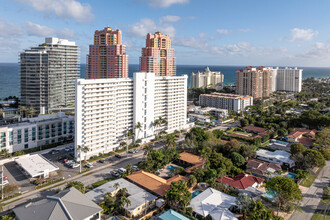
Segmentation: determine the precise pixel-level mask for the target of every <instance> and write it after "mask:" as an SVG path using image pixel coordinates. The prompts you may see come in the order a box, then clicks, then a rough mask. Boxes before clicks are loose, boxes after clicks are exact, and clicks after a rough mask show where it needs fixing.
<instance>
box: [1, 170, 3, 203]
mask: <svg viewBox="0 0 330 220" xmlns="http://www.w3.org/2000/svg"><path fill="white" fill-rule="evenodd" d="M1 200H3V165H2V166H1Z"/></svg>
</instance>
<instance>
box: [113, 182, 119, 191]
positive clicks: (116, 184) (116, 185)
mask: <svg viewBox="0 0 330 220" xmlns="http://www.w3.org/2000/svg"><path fill="white" fill-rule="evenodd" d="M119 186H120V185H119V183H118V182H117V183H115V184H114V185H113V187H115V189H116V190H117V189H118V188H119Z"/></svg>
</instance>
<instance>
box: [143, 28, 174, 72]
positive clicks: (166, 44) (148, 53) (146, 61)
mask: <svg viewBox="0 0 330 220" xmlns="http://www.w3.org/2000/svg"><path fill="white" fill-rule="evenodd" d="M140 71H141V72H151V73H155V74H156V76H175V75H176V58H175V55H174V49H173V48H171V39H170V36H169V35H164V34H162V33H161V32H156V33H155V34H150V33H148V34H147V39H146V47H144V48H142V55H141V57H140Z"/></svg>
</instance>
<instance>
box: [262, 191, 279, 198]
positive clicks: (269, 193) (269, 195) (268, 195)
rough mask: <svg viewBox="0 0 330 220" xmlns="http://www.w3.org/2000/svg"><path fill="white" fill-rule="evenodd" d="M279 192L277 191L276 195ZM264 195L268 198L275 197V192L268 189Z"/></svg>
mask: <svg viewBox="0 0 330 220" xmlns="http://www.w3.org/2000/svg"><path fill="white" fill-rule="evenodd" d="M276 194H277V193H276V192H275V195H276ZM264 196H266V197H267V198H268V199H274V195H273V193H272V191H267V192H266V193H265V194H264Z"/></svg>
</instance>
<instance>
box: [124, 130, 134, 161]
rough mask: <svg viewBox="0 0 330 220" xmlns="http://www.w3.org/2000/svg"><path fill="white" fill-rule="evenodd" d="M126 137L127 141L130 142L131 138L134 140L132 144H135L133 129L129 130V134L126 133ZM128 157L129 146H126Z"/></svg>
mask: <svg viewBox="0 0 330 220" xmlns="http://www.w3.org/2000/svg"><path fill="white" fill-rule="evenodd" d="M126 136H127V141H128V139H130V138H131V139H132V140H131V142H133V137H134V131H133V129H130V130H128V131H127V133H126ZM126 155H127V157H128V144H126Z"/></svg>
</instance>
